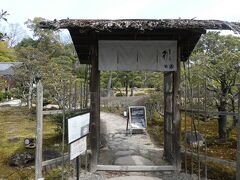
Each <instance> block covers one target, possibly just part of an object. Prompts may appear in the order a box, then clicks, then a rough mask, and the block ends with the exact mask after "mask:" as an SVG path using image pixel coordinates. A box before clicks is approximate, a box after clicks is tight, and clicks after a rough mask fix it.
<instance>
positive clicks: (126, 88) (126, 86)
mask: <svg viewBox="0 0 240 180" xmlns="http://www.w3.org/2000/svg"><path fill="white" fill-rule="evenodd" d="M125 92H126V96H128V80H126V84H125Z"/></svg>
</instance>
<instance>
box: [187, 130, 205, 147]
mask: <svg viewBox="0 0 240 180" xmlns="http://www.w3.org/2000/svg"><path fill="white" fill-rule="evenodd" d="M185 138H186V143H187V144H190V145H193V147H194V148H197V146H198V144H199V146H200V147H202V146H204V145H205V142H206V140H205V138H204V136H203V135H202V134H200V133H199V132H196V133H195V131H193V132H192V133H191V132H187V133H186V134H185Z"/></svg>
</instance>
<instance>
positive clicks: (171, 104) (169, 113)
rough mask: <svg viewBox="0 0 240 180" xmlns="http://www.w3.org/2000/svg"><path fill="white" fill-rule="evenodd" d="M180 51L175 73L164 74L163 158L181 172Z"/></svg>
mask: <svg viewBox="0 0 240 180" xmlns="http://www.w3.org/2000/svg"><path fill="white" fill-rule="evenodd" d="M180 71H181V69H180V49H179V48H178V58H177V71H175V72H166V73H164V157H165V158H166V160H167V161H168V162H170V163H172V164H173V165H174V166H175V168H176V171H180V170H181V151H180V141H181V139H180V135H181V134H180V132H181V114H180V101H181V99H180V89H179V88H180Z"/></svg>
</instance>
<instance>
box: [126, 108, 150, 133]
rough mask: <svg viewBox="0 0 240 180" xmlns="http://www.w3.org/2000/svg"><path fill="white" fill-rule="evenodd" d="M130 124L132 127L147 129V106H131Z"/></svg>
mask: <svg viewBox="0 0 240 180" xmlns="http://www.w3.org/2000/svg"><path fill="white" fill-rule="evenodd" d="M128 113H129V124H130V128H131V129H146V127H147V119H146V108H145V107H144V106H130V107H129V110H128Z"/></svg>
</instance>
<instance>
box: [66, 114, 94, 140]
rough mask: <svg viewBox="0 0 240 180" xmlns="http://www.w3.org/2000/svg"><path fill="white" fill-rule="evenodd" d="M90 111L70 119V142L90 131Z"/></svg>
mask: <svg viewBox="0 0 240 180" xmlns="http://www.w3.org/2000/svg"><path fill="white" fill-rule="evenodd" d="M89 123H90V113H87V114H83V115H79V116H75V117H72V118H69V119H68V143H71V142H73V141H75V140H77V139H79V138H81V137H83V136H85V135H87V134H88V133H89Z"/></svg>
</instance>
